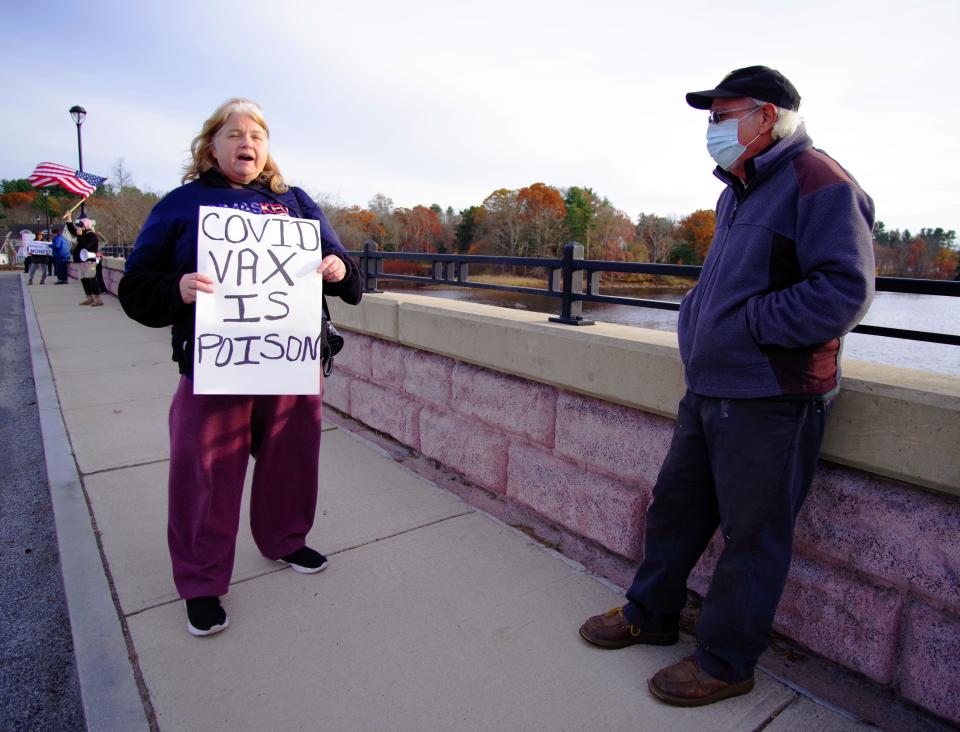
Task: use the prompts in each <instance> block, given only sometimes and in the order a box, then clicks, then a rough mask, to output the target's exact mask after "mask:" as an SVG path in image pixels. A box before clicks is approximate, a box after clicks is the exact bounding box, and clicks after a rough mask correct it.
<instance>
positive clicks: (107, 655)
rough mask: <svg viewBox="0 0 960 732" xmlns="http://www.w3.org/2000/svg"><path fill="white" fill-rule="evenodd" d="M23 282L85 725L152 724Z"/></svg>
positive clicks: (124, 728) (126, 727)
mask: <svg viewBox="0 0 960 732" xmlns="http://www.w3.org/2000/svg"><path fill="white" fill-rule="evenodd" d="M20 289H21V292H22V294H23V304H24V315H25V316H26V320H27V335H28V338H29V341H30V359H31V362H32V364H33V380H34V384H35V386H36V392H37V407H38V409H39V412H40V434H41V437H42V442H43V453H44V461H45V463H46V468H47V481H48V484H49V486H50V499H51V501H52V504H53V515H54V524H55V525H56V531H57V546H58V548H59V551H60V572H61V575H62V576H63V587H64V591H65V594H66V599H67V612H68V614H69V617H70V632H71V634H72V636H73V651H74V656H75V658H76V662H77V676H78V679H79V682H80V698H81V701H82V703H83V714H84V718H85V720H86V727H87V729H88V730H96V731H97V732H99V730H118V732H120V731H121V730H122V731H124V732H126V731H128V730H129V731H131V732H132V731H134V730H149V729H150V724H149V722H148V721H147V715H146V711H145V709H144V705H143V701H142V699H141V698H140V692H139V689H138V687H137V682H136V678H135V676H134V670H133V666H132V664H131V660H130V654H129V652H128V650H127V643H126V639H125V638H124V635H123V627H122V626H121V624H120V618H119V617H118V616H117V608H116V605H115V604H114V601H113V596H112V594H111V591H110V584H109V582H108V581H107V576H106V573H105V568H104V565H103V561H102V559H101V557H100V549H99V547H98V545H97V539H96V536H95V534H94V530H93V526H92V524H91V522H90V513H89V511H88V508H87V501H86V497H85V495H84V492H83V486H82V484H81V482H80V475H79V474H78V473H77V467H76V463H75V462H74V458H73V452H72V451H71V449H70V440H69V438H68V436H67V429H66V425H65V424H64V422H63V414H62V413H61V410H60V400H59V398H58V397H57V392H56V389H55V387H54V382H53V373H52V372H51V370H50V363H49V361H48V360H47V353H46V349H45V347H44V344H43V338H42V337H41V335H40V326H39V323H38V321H37V315H36V312H35V311H34V309H33V300H32V299H31V298H30V296H29V294H28V293H27V289H26V287H25V286H24V285H23V283H22V278H21V285H20Z"/></svg>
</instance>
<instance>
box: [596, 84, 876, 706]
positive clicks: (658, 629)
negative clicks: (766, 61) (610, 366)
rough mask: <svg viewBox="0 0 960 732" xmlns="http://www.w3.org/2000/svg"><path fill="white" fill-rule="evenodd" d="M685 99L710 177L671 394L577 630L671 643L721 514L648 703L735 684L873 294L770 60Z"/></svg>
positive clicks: (695, 700) (839, 195)
mask: <svg viewBox="0 0 960 732" xmlns="http://www.w3.org/2000/svg"><path fill="white" fill-rule="evenodd" d="M687 103H688V104H690V105H691V106H692V107H695V108H696V109H703V110H709V113H710V114H709V120H708V124H707V150H708V151H709V153H710V155H711V157H713V159H714V161H715V162H716V163H717V168H716V170H715V171H714V174H715V175H716V176H717V177H718V178H719V179H720V180H721V181H723V182H724V183H725V184H726V189H725V190H724V191H723V193H722V194H721V195H720V199H719V201H718V202H717V222H716V231H715V233H714V239H713V244H712V246H711V247H710V252H709V254H708V255H707V259H706V261H705V263H704V267H703V272H702V273H701V276H700V279H699V281H698V282H697V285H696V286H695V287H694V288H693V289H692V290H691V291H690V292H689V293H688V294H687V295H686V297H685V298H684V299H683V302H682V303H681V306H680V319H679V323H678V335H679V340H680V357H681V359H682V361H683V365H684V377H685V379H686V383H687V392H686V394H685V395H684V397H683V399H682V400H681V401H680V404H679V406H678V409H677V425H676V429H675V431H674V434H673V441H672V442H671V444H670V450H669V452H668V453H667V457H666V458H665V460H664V463H663V465H662V466H661V468H660V475H659V476H658V478H657V483H656V485H655V487H654V489H653V502H652V503H651V505H650V508H649V510H648V511H647V517H646V526H645V530H644V551H643V561H642V562H641V564H640V567H639V568H638V570H637V573H636V576H635V577H634V580H633V584H632V585H631V586H630V589H629V590H628V591H627V601H628V602H627V604H626V605H625V606H623V607H622V608H619V607H618V608H614V609H613V610H611V611H610V612H608V613H605V614H603V615H597V616H595V617H592V618H590V619H589V620H587V622H586V623H584V624H583V626H582V627H581V628H580V635H581V636H582V637H583V638H584V639H585V640H587V641H588V642H590V643H592V644H594V645H597V646H600V647H603V648H623V647H625V646H630V645H634V644H638V643H646V644H653V645H671V644H673V643H676V642H677V638H678V635H677V627H678V621H679V618H680V611H681V610H682V609H683V606H684V604H685V602H686V598H687V578H688V576H689V575H690V572H691V570H692V569H693V566H694V564H696V562H697V560H698V559H699V558H700V555H701V554H702V553H703V551H704V549H705V548H706V546H707V544H708V542H709V541H710V539H711V537H712V536H713V534H714V532H715V531H716V529H717V527H718V526H719V527H720V530H721V533H722V535H723V542H724V547H723V552H722V553H721V555H720V558H719V560H718V561H717V566H716V569H715V571H714V575H713V580H712V582H711V583H710V589H709V590H708V592H707V596H706V597H705V598H704V601H703V609H702V612H701V615H700V620H699V623H698V625H697V650H696V652H695V653H694V655H693V656H690V657H688V658H685V659H683V660H681V661H679V662H678V663H675V664H673V665H672V666H668V667H667V668H664V669H661V670H660V671H659V672H657V673H656V674H655V675H654V676H653V678H651V679H650V681H649V683H648V687H649V689H650V692H651V693H652V694H653V695H654V696H656V697H657V698H658V699H660V700H661V701H664V702H667V703H669V704H675V705H678V706H700V705H703V704H710V703H713V702H716V701H719V700H721V699H726V698H729V697H732V696H737V695H739V694H745V693H747V692H748V691H750V690H751V689H752V688H753V682H754V679H753V675H754V667H755V666H756V663H757V659H758V658H759V656H760V654H761V653H763V651H764V650H765V649H766V647H767V645H768V643H769V636H770V630H771V628H772V626H773V617H774V613H775V612H776V609H777V605H778V603H779V602H780V596H781V594H782V593H783V588H784V584H785V583H786V579H787V572H788V570H789V568H790V559H791V554H792V548H793V530H794V522H795V520H796V517H797V513H798V512H799V511H800V507H801V506H802V505H803V501H804V498H805V497H806V495H807V490H808V489H809V487H810V483H811V481H812V480H813V474H814V471H815V469H816V465H817V458H818V455H819V453H820V443H821V440H822V438H823V430H824V427H825V425H826V420H827V411H828V408H829V405H830V402H831V400H832V399H833V398H834V396H836V394H837V392H838V391H839V388H840V350H841V348H840V347H841V338H842V337H843V336H844V335H845V334H846V333H848V332H849V331H850V330H852V329H853V328H854V326H856V324H857V323H858V322H859V321H860V319H861V318H862V317H863V316H864V314H865V313H866V312H867V308H868V307H869V305H870V301H871V298H872V296H873V277H874V262H873V249H872V246H871V241H872V236H871V230H872V228H873V201H872V200H871V199H870V197H869V196H868V195H867V194H866V193H864V191H863V190H862V189H861V188H860V186H859V185H858V184H857V182H856V181H855V180H854V179H853V178H852V177H851V176H850V174H849V173H847V171H846V170H844V169H843V168H842V167H841V166H840V165H839V164H838V163H837V162H836V161H835V160H833V159H832V158H831V157H829V156H828V155H826V153H824V152H822V151H820V150H817V149H816V148H814V147H813V144H812V142H811V141H810V138H809V137H808V136H807V133H806V131H805V129H804V125H803V124H802V123H801V122H800V117H799V116H798V115H797V110H798V109H799V106H800V94H799V93H798V92H797V90H796V88H794V86H793V84H791V83H790V81H789V80H787V79H786V77H784V76H783V75H782V74H780V73H779V72H777V71H774V70H773V69H769V68H767V67H766V66H751V67H748V68H744V69H738V70H736V71H733V72H731V73H730V74H728V75H727V76H725V77H724V78H723V80H722V81H721V82H720V83H719V84H718V85H717V87H716V88H714V89H709V90H706V91H701V92H691V93H689V94H687Z"/></svg>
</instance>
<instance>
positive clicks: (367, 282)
mask: <svg viewBox="0 0 960 732" xmlns="http://www.w3.org/2000/svg"><path fill="white" fill-rule="evenodd" d="M376 251H377V242H375V241H373V240H372V239H368V240H367V241H365V242H364V243H363V254H362V255H361V256H360V272H361V273H362V274H363V291H364V292H383V290H381V289H379V288H378V287H377V275H379V274H383V259H381V258H380V257H375V256H373V255H374V253H375V252H376Z"/></svg>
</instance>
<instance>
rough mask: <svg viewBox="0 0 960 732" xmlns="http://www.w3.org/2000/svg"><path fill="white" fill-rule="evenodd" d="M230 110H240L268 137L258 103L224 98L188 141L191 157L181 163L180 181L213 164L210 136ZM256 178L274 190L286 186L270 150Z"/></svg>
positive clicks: (276, 191)
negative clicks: (189, 141)
mask: <svg viewBox="0 0 960 732" xmlns="http://www.w3.org/2000/svg"><path fill="white" fill-rule="evenodd" d="M231 114H241V115H244V116H246V117H249V118H250V119H252V120H253V121H254V122H256V123H257V124H258V125H260V126H261V127H262V128H263V129H264V131H265V132H266V133H267V138H268V139H269V137H270V128H269V127H267V121H266V120H265V119H264V118H263V110H262V109H260V105H259V104H257V103H256V102H252V101H250V100H249V99H242V98H236V99H228V100H227V101H225V102H224V103H223V104H221V105H220V106H219V107H217V109H216V111H215V112H214V113H213V114H212V115H210V119H208V120H207V121H206V122H204V123H203V129H201V130H200V134H199V135H197V136H196V137H194V138H193V142H191V143H190V153H191V155H192V159H191V160H190V162H189V163H187V165H186V166H185V167H184V170H183V182H184V183H186V182H187V181H191V180H196V179H197V178H199V177H200V174H201V173H205V172H206V171H208V170H210V168H216V167H217V161H216V159H215V158H214V157H213V138H214V137H216V135H217V133H218V132H219V131H220V128H221V127H223V125H224V124H226V122H227V120H228V119H229V118H230V115H231ZM257 180H258V181H259V182H260V183H261V184H263V185H265V186H269V187H270V190H271V191H273V192H274V193H285V192H286V191H287V188H288V186H287V184H286V183H284V181H283V176H282V175H281V174H280V168H278V167H277V163H276V161H275V160H274V159H273V156H272V155H270V154H268V155H267V163H266V165H264V166H263V171H262V172H261V173H260V177H259V178H257Z"/></svg>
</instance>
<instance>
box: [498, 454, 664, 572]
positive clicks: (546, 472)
mask: <svg viewBox="0 0 960 732" xmlns="http://www.w3.org/2000/svg"><path fill="white" fill-rule="evenodd" d="M507 495H509V496H512V497H514V498H516V499H517V500H518V501H520V502H521V503H525V504H526V505H528V506H530V507H531V508H532V509H534V510H535V511H537V512H538V513H541V514H543V515H544V516H546V517H547V518H550V519H552V520H553V521H556V522H557V523H559V524H561V525H562V526H565V527H566V528H568V529H570V530H571V531H574V532H576V533H577V534H580V535H581V536H584V537H586V538H588V539H592V540H593V541H596V542H597V543H599V544H601V545H602V546H605V547H606V548H607V549H609V550H610V551H613V552H616V553H617V554H620V555H621V556H624V557H628V558H636V557H637V556H638V555H639V553H640V547H641V541H642V536H643V517H644V514H645V512H646V508H647V505H648V504H649V503H650V493H649V491H646V490H642V489H640V488H637V487H635V486H631V485H627V484H626V483H622V482H621V481H618V480H614V479H613V478H607V477H605V476H602V475H599V474H597V473H589V472H587V471H585V470H583V469H582V468H579V467H577V466H576V465H574V464H572V463H569V462H567V461H565V460H561V459H560V458H557V457H554V456H553V455H551V454H550V453H549V452H546V451H545V450H542V449H540V448H538V447H534V446H532V445H523V444H518V443H515V444H512V445H511V446H510V463H509V466H508V468H507Z"/></svg>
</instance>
